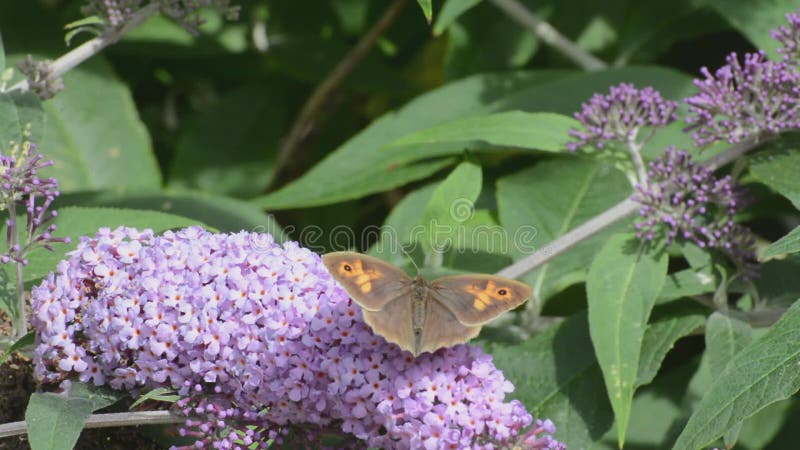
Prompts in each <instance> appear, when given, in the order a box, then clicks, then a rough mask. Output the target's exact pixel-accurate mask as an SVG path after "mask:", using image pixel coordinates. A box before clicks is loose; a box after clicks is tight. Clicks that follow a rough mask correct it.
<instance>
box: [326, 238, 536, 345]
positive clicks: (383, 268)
mask: <svg viewBox="0 0 800 450" xmlns="http://www.w3.org/2000/svg"><path fill="white" fill-rule="evenodd" d="M322 261H323V262H324V264H325V267H327V269H328V271H329V272H330V273H331V275H332V276H333V278H334V279H335V280H336V281H338V282H339V284H341V285H342V287H344V288H345V290H347V293H348V294H350V297H351V298H352V299H353V301H355V302H356V303H358V305H359V306H361V309H362V312H363V316H364V321H365V322H366V323H367V324H368V325H369V326H370V327H372V331H373V332H375V333H376V334H379V335H381V336H383V337H384V338H385V339H386V340H387V341H389V342H393V343H395V344H397V345H399V346H400V348H402V349H403V350H408V351H410V352H411V353H413V354H414V356H418V355H420V354H421V353H424V352H434V351H436V350H438V349H439V348H442V347H450V346H452V345H455V344H461V343H464V342H467V341H469V340H470V339H472V338H474V337H475V336H477V335H478V333H479V332H480V330H481V326H482V325H483V324H485V323H486V322H488V321H490V320H492V319H494V318H495V317H497V316H499V315H500V314H503V313H504V312H506V311H508V310H510V309H513V308H516V307H517V306H519V305H521V304H523V303H525V301H526V300H528V298H529V297H530V296H531V288H530V287H528V286H527V285H526V284H524V283H521V282H519V281H514V280H510V279H508V278H503V277H497V276H494V275H485V274H480V275H479V274H473V275H454V276H447V277H442V278H437V279H435V280H433V281H431V282H429V281H427V280H425V279H424V278H422V276H420V275H417V276H416V277H415V278H411V277H409V276H408V275H407V274H406V273H405V272H403V271H402V270H401V269H399V268H398V267H395V266H393V265H391V264H389V263H387V262H385V261H382V260H380V259H378V258H374V257H372V256H367V255H364V254H361V253H355V252H334V253H328V254H325V255H323V256H322Z"/></svg>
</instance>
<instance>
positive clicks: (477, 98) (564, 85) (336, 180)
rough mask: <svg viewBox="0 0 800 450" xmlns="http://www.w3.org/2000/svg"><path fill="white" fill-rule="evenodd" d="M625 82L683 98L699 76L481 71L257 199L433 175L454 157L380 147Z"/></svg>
mask: <svg viewBox="0 0 800 450" xmlns="http://www.w3.org/2000/svg"><path fill="white" fill-rule="evenodd" d="M621 81H626V82H631V83H639V84H646V85H648V86H653V87H654V88H656V89H660V90H661V92H662V94H663V95H664V96H665V97H666V98H681V97H683V96H686V95H688V94H689V93H690V92H692V90H693V86H692V84H691V78H689V77H687V76H686V75H683V74H680V73H678V72H675V71H671V70H664V69H658V68H624V69H614V70H609V71H604V72H593V73H590V74H586V73H569V72H563V71H559V72H554V71H542V72H515V73H508V74H502V75H475V76H472V77H468V78H465V79H462V80H458V81H455V82H452V83H449V84H447V85H445V86H442V87H441V88H439V89H436V90H434V91H431V92H428V93H426V94H424V95H421V96H419V97H417V98H415V99H414V100H412V101H411V102H409V103H408V104H407V105H405V106H404V107H402V108H400V109H399V110H397V111H393V112H390V113H387V114H385V115H384V116H382V117H381V118H380V119H378V120H376V121H374V122H373V123H372V124H371V125H370V126H369V127H367V128H366V129H365V130H364V131H362V132H360V133H358V134H357V135H355V136H353V137H352V138H351V139H350V140H348V141H347V142H345V143H344V144H343V145H342V146H340V147H339V148H337V149H336V150H334V151H333V152H332V153H330V154H329V155H328V156H327V157H326V158H325V159H323V160H322V161H320V162H319V163H318V164H317V165H316V166H314V167H313V168H311V170H309V171H308V172H306V173H305V174H304V175H303V176H302V177H300V178H299V179H297V180H295V181H293V182H291V183H289V184H287V185H286V186H284V187H283V188H281V189H279V190H277V191H275V192H272V193H270V194H267V195H266V196H263V197H259V198H257V199H254V200H253V203H254V204H255V205H258V206H260V207H262V208H264V209H267V210H277V209H287V208H300V207H308V206H318V205H325V204H330V203H337V202H343V201H346V200H352V199H356V198H360V197H363V196H365V195H368V194H372V193H376V192H382V191H385V190H388V189H392V188H395V187H397V186H401V185H404V184H407V183H409V182H411V181H414V180H419V179H422V178H426V177H428V176H430V175H432V174H434V173H435V172H437V171H438V170H440V169H441V168H442V167H444V166H446V165H449V164H451V163H452V161H441V160H434V161H421V162H417V163H415V164H412V165H406V164H405V163H406V160H404V159H403V158H401V157H400V156H402V155H399V156H398V155H393V154H392V153H391V152H385V151H380V150H379V149H380V148H381V147H383V146H384V145H386V144H388V143H391V142H392V141H394V140H396V139H398V138H401V137H403V136H405V135H408V134H410V133H413V132H415V131H418V130H421V129H424V128H429V127H431V126H433V125H437V124H440V123H444V122H446V121H452V120H455V119H458V118H460V117H470V116H473V117H474V116H480V115H486V114H490V113H493V112H501V111H513V110H522V111H549V112H556V113H561V114H570V113H572V112H573V111H574V110H576V109H577V108H578V107H579V106H580V104H581V102H584V101H586V99H588V98H589V97H590V96H591V95H592V93H594V92H596V91H604V90H607V89H608V86H609V85H611V84H614V83H619V82H621ZM676 136H678V137H680V136H681V134H680V133H676ZM684 138H685V137H684ZM673 143H676V142H673ZM459 153H460V151H459Z"/></svg>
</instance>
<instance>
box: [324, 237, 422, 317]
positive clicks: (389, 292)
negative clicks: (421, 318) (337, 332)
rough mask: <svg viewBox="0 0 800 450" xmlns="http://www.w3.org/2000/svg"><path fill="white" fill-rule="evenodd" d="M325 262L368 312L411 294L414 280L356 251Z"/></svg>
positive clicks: (326, 258) (328, 256) (335, 255)
mask: <svg viewBox="0 0 800 450" xmlns="http://www.w3.org/2000/svg"><path fill="white" fill-rule="evenodd" d="M322 262H323V263H324V264H325V267H327V268H328V271H329V272H330V273H331V275H332V276H333V278H334V279H336V281H338V282H339V284H341V285H342V287H344V288H345V289H346V290H347V293H348V294H350V297H351V298H352V299H353V300H354V301H355V302H356V303H358V304H359V306H361V308H363V309H364V310H365V311H380V310H382V309H383V308H384V307H385V306H386V305H387V304H389V303H391V302H392V301H393V300H398V299H402V298H407V297H408V296H409V295H410V293H411V278H410V277H409V276H408V275H406V273H405V272H403V271H402V270H400V269H398V268H397V267H395V266H393V265H391V264H389V263H387V262H385V261H382V260H380V259H378V258H374V257H372V256H367V255H364V254H361V253H356V252H333V253H328V254H325V255H323V256H322ZM409 323H410V322H409Z"/></svg>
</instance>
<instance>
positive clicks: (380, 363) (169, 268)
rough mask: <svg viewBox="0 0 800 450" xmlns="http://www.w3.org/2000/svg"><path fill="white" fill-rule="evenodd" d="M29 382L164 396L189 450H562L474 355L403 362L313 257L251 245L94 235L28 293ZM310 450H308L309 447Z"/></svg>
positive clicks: (203, 235) (242, 237)
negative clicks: (32, 333) (330, 441)
mask: <svg viewBox="0 0 800 450" xmlns="http://www.w3.org/2000/svg"><path fill="white" fill-rule="evenodd" d="M32 305H33V310H34V318H33V322H34V325H35V327H36V330H37V346H36V350H35V373H36V376H37V378H38V379H39V380H40V381H44V382H60V381H62V380H65V379H67V378H69V377H73V376H77V377H78V378H79V379H80V380H82V381H85V382H90V381H91V382H94V383H95V384H109V385H110V386H112V387H114V388H116V389H128V390H133V391H134V392H136V391H141V390H148V389H152V388H155V387H161V386H167V387H171V388H173V389H175V390H177V391H178V392H179V393H180V394H181V395H182V396H183V399H182V400H181V401H180V402H179V403H178V405H177V406H178V408H180V409H181V410H182V412H183V413H184V414H186V415H190V416H193V417H190V419H189V420H188V421H187V424H186V427H185V428H184V429H183V433H184V434H186V435H188V436H194V437H196V438H197V439H198V444H196V445H199V446H201V447H203V446H204V448H205V447H208V446H212V445H213V446H214V447H215V448H247V447H248V446H249V445H251V444H254V445H256V444H257V445H258V447H259V448H264V447H266V446H267V439H275V440H278V441H280V440H281V439H290V438H292V437H296V436H298V435H299V436H300V438H302V439H310V440H313V439H314V438H315V436H319V435H320V433H324V432H330V431H332V430H337V431H338V432H340V433H341V432H342V431H343V432H346V433H350V434H351V435H354V436H356V437H357V438H358V439H360V440H362V441H364V442H363V443H362V445H367V446H369V447H382V448H397V449H412V448H413V449H422V448H424V449H440V448H441V449H466V448H475V449H491V448H500V447H503V448H504V447H505V446H507V445H510V444H514V445H520V446H521V447H522V448H531V449H544V448H547V449H560V448H564V447H563V445H562V444H561V443H559V442H558V441H555V440H553V439H552V438H551V437H550V436H549V435H550V434H552V433H553V431H554V429H553V426H552V423H550V422H549V421H548V422H537V423H536V424H535V426H534V427H533V429H531V430H530V431H529V432H528V433H527V434H524V433H523V431H522V430H523V428H525V427H527V426H529V425H531V423H532V418H531V416H530V414H529V413H528V412H527V411H526V410H525V408H524V406H523V405H522V404H521V403H519V402H518V401H515V400H512V401H504V399H505V396H506V394H507V393H509V392H511V391H512V390H513V385H512V384H511V383H510V382H509V381H507V380H506V379H505V378H504V377H503V375H502V373H501V372H500V371H499V370H498V369H497V368H496V367H495V366H494V365H493V363H492V359H491V357H490V356H488V355H486V354H484V353H483V352H482V351H481V350H480V349H479V348H474V347H470V346H468V345H458V346H455V347H451V348H448V349H442V350H439V351H437V352H435V353H433V354H430V353H426V354H423V355H421V356H420V357H418V358H416V359H415V358H414V357H413V356H412V355H411V354H410V353H408V352H404V351H402V350H400V349H399V347H397V346H396V345H394V344H389V343H387V342H386V341H385V340H384V339H383V338H381V337H379V336H376V335H374V334H373V333H372V331H371V330H370V328H369V327H368V326H367V325H365V323H364V322H363V321H362V319H361V311H360V309H359V308H358V306H357V305H355V304H354V303H353V302H352V301H351V300H350V299H349V297H348V296H347V294H346V292H345V291H344V290H343V289H342V288H341V287H340V286H339V285H338V284H337V283H336V282H335V281H334V280H333V279H332V278H331V276H330V274H329V273H328V272H327V271H326V269H325V267H324V265H323V264H322V262H321V259H320V258H319V256H317V255H316V254H314V253H312V252H311V251H309V250H307V249H304V248H301V247H299V246H298V245H297V244H296V243H294V242H290V243H286V244H283V245H280V244H277V243H275V242H273V239H272V237H271V236H270V235H267V234H256V233H246V232H242V233H238V234H212V233H209V232H206V231H204V230H202V229H201V228H199V227H192V228H187V229H184V230H181V231H178V232H167V233H165V234H164V235H163V236H161V237H157V236H154V235H153V233H152V232H151V231H149V230H147V231H141V232H140V231H137V230H135V229H131V228H118V229H116V230H113V231H112V230H109V229H101V230H100V231H99V232H98V234H97V235H96V236H95V237H94V238H83V239H82V240H81V243H80V244H79V246H78V248H77V249H76V250H75V251H73V252H72V253H70V254H69V257H68V259H66V260H64V261H62V262H61V263H59V265H58V267H57V272H56V273H54V274H53V273H51V274H50V275H49V276H48V277H47V278H46V279H45V281H44V282H43V283H42V284H41V285H39V286H37V287H35V288H34V289H33V291H32ZM309 442H310V441H309Z"/></svg>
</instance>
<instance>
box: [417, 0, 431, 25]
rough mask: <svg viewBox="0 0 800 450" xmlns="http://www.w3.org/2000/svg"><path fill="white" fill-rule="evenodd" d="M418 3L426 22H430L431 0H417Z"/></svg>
mask: <svg viewBox="0 0 800 450" xmlns="http://www.w3.org/2000/svg"><path fill="white" fill-rule="evenodd" d="M417 3H419V7H420V8H422V14H425V20H427V21H428V23H431V21H432V20H433V7H432V6H431V0H417Z"/></svg>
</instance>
